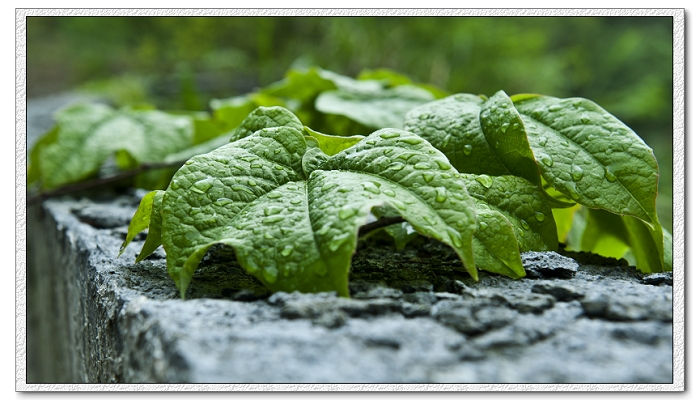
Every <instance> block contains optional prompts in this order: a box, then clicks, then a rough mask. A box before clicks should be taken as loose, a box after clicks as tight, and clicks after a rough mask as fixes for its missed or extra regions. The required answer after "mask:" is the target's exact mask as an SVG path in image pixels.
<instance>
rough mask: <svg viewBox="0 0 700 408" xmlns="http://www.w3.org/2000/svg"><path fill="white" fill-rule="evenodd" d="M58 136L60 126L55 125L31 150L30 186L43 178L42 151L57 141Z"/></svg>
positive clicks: (28, 183) (28, 178) (28, 177)
mask: <svg viewBox="0 0 700 408" xmlns="http://www.w3.org/2000/svg"><path fill="white" fill-rule="evenodd" d="M57 137H58V127H57V126H54V127H53V128H52V129H51V130H49V131H48V132H46V133H44V134H43V135H42V136H41V137H40V138H39V140H37V142H36V143H35V144H34V146H33V147H32V150H31V151H30V152H29V166H28V167H27V185H28V186H30V185H32V184H34V183H36V182H37V181H39V180H40V179H41V166H40V164H39V162H40V161H41V156H42V153H41V151H42V150H43V149H44V148H45V147H46V146H50V145H52V144H54V143H56V138H57Z"/></svg>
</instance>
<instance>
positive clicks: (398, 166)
mask: <svg viewBox="0 0 700 408" xmlns="http://www.w3.org/2000/svg"><path fill="white" fill-rule="evenodd" d="M404 167H406V165H405V164H403V163H399V162H394V163H391V165H390V166H389V170H393V171H398V170H401V169H403V168H404Z"/></svg>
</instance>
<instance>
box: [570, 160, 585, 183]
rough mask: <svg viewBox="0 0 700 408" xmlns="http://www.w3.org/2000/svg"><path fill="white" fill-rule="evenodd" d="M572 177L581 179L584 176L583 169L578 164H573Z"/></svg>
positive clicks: (576, 179)
mask: <svg viewBox="0 0 700 408" xmlns="http://www.w3.org/2000/svg"><path fill="white" fill-rule="evenodd" d="M571 178H572V179H574V181H580V180H581V179H582V178H583V169H582V168H581V167H579V166H578V165H576V164H572V165H571Z"/></svg>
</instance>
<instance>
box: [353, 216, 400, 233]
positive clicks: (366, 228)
mask: <svg viewBox="0 0 700 408" xmlns="http://www.w3.org/2000/svg"><path fill="white" fill-rule="evenodd" d="M404 221H406V220H404V219H403V218H401V217H385V218H380V219H378V220H377V221H375V222H370V223H369V224H365V225H363V226H361V227H360V230H359V235H365V234H367V233H368V232H370V231H373V230H376V229H379V228H384V227H386V226H389V225H393V224H399V223H401V222H404Z"/></svg>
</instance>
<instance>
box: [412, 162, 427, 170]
mask: <svg viewBox="0 0 700 408" xmlns="http://www.w3.org/2000/svg"><path fill="white" fill-rule="evenodd" d="M430 167H431V166H430V164H428V163H422V162H421V163H416V164H414V165H413V168H415V169H416V170H428V169H429V168H430Z"/></svg>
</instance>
